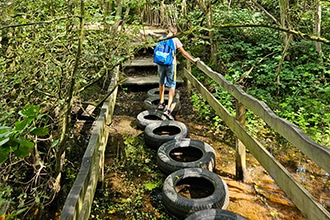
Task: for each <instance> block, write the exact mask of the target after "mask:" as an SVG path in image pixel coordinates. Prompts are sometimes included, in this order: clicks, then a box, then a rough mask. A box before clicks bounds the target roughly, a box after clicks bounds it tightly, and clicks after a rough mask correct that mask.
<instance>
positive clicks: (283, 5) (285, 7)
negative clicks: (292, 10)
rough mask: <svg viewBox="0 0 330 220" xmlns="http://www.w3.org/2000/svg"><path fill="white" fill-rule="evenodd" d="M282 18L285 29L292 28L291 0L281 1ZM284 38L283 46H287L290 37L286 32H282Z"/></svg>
mask: <svg viewBox="0 0 330 220" xmlns="http://www.w3.org/2000/svg"><path fill="white" fill-rule="evenodd" d="M279 4H280V14H281V15H280V16H281V25H282V27H284V28H290V22H289V13H288V12H289V5H290V3H289V0H280V1H279ZM282 36H283V45H287V43H288V39H289V36H288V34H287V33H286V32H282Z"/></svg>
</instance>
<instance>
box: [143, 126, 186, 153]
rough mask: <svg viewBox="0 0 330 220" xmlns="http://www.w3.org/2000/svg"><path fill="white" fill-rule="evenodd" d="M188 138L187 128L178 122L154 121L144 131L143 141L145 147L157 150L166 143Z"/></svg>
mask: <svg viewBox="0 0 330 220" xmlns="http://www.w3.org/2000/svg"><path fill="white" fill-rule="evenodd" d="M188 136H189V128H188V127H187V126H186V125H185V124H184V123H182V122H179V121H172V120H169V121H156V122H153V123H151V124H149V125H147V126H146V127H145V129H144V140H145V143H146V145H147V146H149V147H151V148H154V149H158V148H159V146H160V145H162V144H163V143H165V142H167V141H171V140H175V139H181V138H186V137H188Z"/></svg>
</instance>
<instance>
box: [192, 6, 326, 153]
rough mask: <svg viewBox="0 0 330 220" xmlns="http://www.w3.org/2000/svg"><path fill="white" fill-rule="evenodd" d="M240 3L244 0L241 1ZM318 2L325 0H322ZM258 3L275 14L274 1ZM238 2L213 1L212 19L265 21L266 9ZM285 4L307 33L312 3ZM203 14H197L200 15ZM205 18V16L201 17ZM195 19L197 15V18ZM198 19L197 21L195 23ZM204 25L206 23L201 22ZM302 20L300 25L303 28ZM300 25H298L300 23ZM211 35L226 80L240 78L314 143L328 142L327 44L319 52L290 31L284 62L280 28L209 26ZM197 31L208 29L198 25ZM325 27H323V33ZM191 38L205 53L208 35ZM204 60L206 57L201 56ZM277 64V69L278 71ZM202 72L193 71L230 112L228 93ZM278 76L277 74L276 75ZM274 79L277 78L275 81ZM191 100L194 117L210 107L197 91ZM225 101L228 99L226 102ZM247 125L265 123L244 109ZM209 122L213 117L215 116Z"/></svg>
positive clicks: (205, 114) (218, 22) (206, 112)
mask: <svg viewBox="0 0 330 220" xmlns="http://www.w3.org/2000/svg"><path fill="white" fill-rule="evenodd" d="M242 4H244V3H242ZM323 4H325V3H324V2H323ZM262 5H263V7H265V8H266V9H268V10H269V12H274V13H272V14H273V15H275V16H276V15H278V14H277V12H278V10H274V8H275V7H278V2H276V3H275V2H273V1H263V2H262ZM240 6H241V5H240V4H238V5H233V6H232V7H231V8H228V7H227V6H225V5H221V4H220V5H219V6H218V7H213V10H214V11H213V15H214V16H213V22H214V23H213V25H214V27H217V26H218V25H222V24H237V23H240V24H245V23H252V24H258V23H261V24H265V23H269V18H268V17H266V16H265V14H263V13H260V12H257V11H255V10H250V9H248V8H246V7H245V8H240ZM290 6H291V7H292V8H291V9H290V10H295V11H297V12H298V11H299V12H300V13H299V14H298V15H299V16H300V17H293V18H292V23H291V25H295V22H297V23H296V24H298V23H299V22H298V21H299V20H300V21H301V22H300V23H299V25H300V26H297V27H299V29H300V30H304V31H305V32H306V33H309V31H310V30H309V28H308V26H307V25H309V23H306V22H305V20H306V19H307V20H308V21H309V22H310V21H311V20H312V19H311V16H312V14H311V13H309V12H310V10H311V8H307V9H308V10H305V11H302V10H303V8H301V7H300V6H301V5H299V4H298V5H296V6H297V7H296V6H295V5H290ZM199 13H200V12H198V11H194V10H192V11H190V12H189V14H190V15H189V16H191V18H193V17H196V16H198V14H199ZM322 13H323V14H322V16H323V19H325V18H326V17H324V15H327V14H329V9H328V8H326V7H323V11H322ZM202 19H204V18H203V17H201V20H202ZM204 21H205V20H204ZM196 22H199V21H196ZM325 22H326V24H325V25H324V23H322V24H323V25H324V27H323V26H322V29H325V30H327V29H328V28H329V24H328V21H325ZM196 24H197V23H196ZM205 26H206V25H205ZM302 26H304V28H302ZM301 28H302V29H301ZM213 31H214V35H215V39H218V40H217V41H216V42H217V48H218V54H217V55H218V56H220V57H221V61H222V62H223V64H224V66H225V71H226V72H225V77H226V79H227V80H228V81H230V82H234V83H235V82H236V83H240V84H241V85H242V86H244V89H245V90H246V91H247V93H248V94H250V95H252V96H254V97H256V98H258V99H260V100H262V101H264V102H265V103H266V104H267V105H268V106H269V107H270V108H271V109H273V111H274V112H275V113H276V114H277V115H278V116H280V117H283V118H286V119H287V120H290V121H291V122H293V123H295V124H297V125H298V126H299V127H301V128H302V130H303V131H304V132H306V133H307V134H308V135H309V136H311V137H312V139H314V140H315V141H316V142H317V143H320V144H322V145H325V146H328V145H329V132H328V131H329V124H330V123H329V120H330V117H329V113H328V112H329V92H328V87H329V68H330V66H329V63H330V62H329V61H330V56H329V55H328V54H329V52H330V48H329V46H328V45H323V47H322V49H323V56H321V57H320V56H319V55H318V54H317V52H316V51H315V45H314V42H310V41H306V40H303V39H300V38H298V37H297V36H294V37H293V41H292V42H291V44H290V46H289V48H288V50H287V51H286V54H285V59H284V62H282V63H280V61H281V59H282V56H283V54H282V53H283V50H284V47H283V45H282V42H281V39H282V33H281V32H279V31H276V30H274V29H270V28H226V29H225V28H221V29H216V28H214V30H213ZM200 34H201V35H203V34H204V35H206V34H207V32H205V31H203V30H201V31H200ZM327 35H328V33H326V32H324V36H327ZM195 43H197V44H198V45H203V46H202V47H197V48H203V49H202V50H200V52H202V54H201V55H199V56H200V57H209V55H208V53H209V46H208V45H209V41H208V40H207V39H203V40H201V39H199V40H196V41H195ZM204 62H205V61H204ZM279 67H280V72H278V71H279ZM203 75H204V74H198V77H199V79H201V80H204V84H205V83H206V84H210V89H211V91H216V92H214V95H215V96H216V97H217V98H218V99H219V101H220V102H221V103H222V104H223V105H224V106H225V107H226V108H227V109H229V111H231V112H232V113H233V112H234V111H232V109H234V106H232V105H231V104H230V103H232V97H230V96H227V95H225V94H222V92H221V89H220V88H219V86H217V85H215V84H212V83H210V82H208V80H205V77H204V76H203ZM278 77H279V78H278ZM278 79H279V81H280V84H277V83H276V82H277V80H278ZM192 100H193V103H194V106H195V107H196V108H197V109H199V113H198V117H200V118H201V117H205V118H211V119H212V118H214V117H210V114H211V113H210V112H211V111H210V110H209V109H207V107H205V106H204V105H205V104H204V103H203V102H199V101H198V100H199V99H197V96H196V95H195V96H193V97H192ZM227 103H228V104H227ZM247 117H248V118H247V120H248V123H249V124H252V126H251V128H253V129H255V128H258V126H260V128H262V127H263V126H264V125H263V123H260V122H259V121H258V119H257V118H255V117H254V116H253V115H252V114H247ZM213 121H214V122H217V121H218V119H217V118H214V120H213Z"/></svg>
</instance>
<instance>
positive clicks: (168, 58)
mask: <svg viewBox="0 0 330 220" xmlns="http://www.w3.org/2000/svg"><path fill="white" fill-rule="evenodd" d="M174 56H175V45H174V41H173V40H172V39H168V40H165V41H160V42H159V43H158V44H157V45H156V47H155V49H154V63H157V64H159V65H163V66H169V65H172V64H173V61H174Z"/></svg>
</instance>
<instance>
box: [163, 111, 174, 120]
mask: <svg viewBox="0 0 330 220" xmlns="http://www.w3.org/2000/svg"><path fill="white" fill-rule="evenodd" d="M164 114H165V115H166V116H167V118H168V119H169V120H171V121H173V120H174V118H173V116H172V112H171V110H169V109H168V108H165V110H164Z"/></svg>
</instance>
